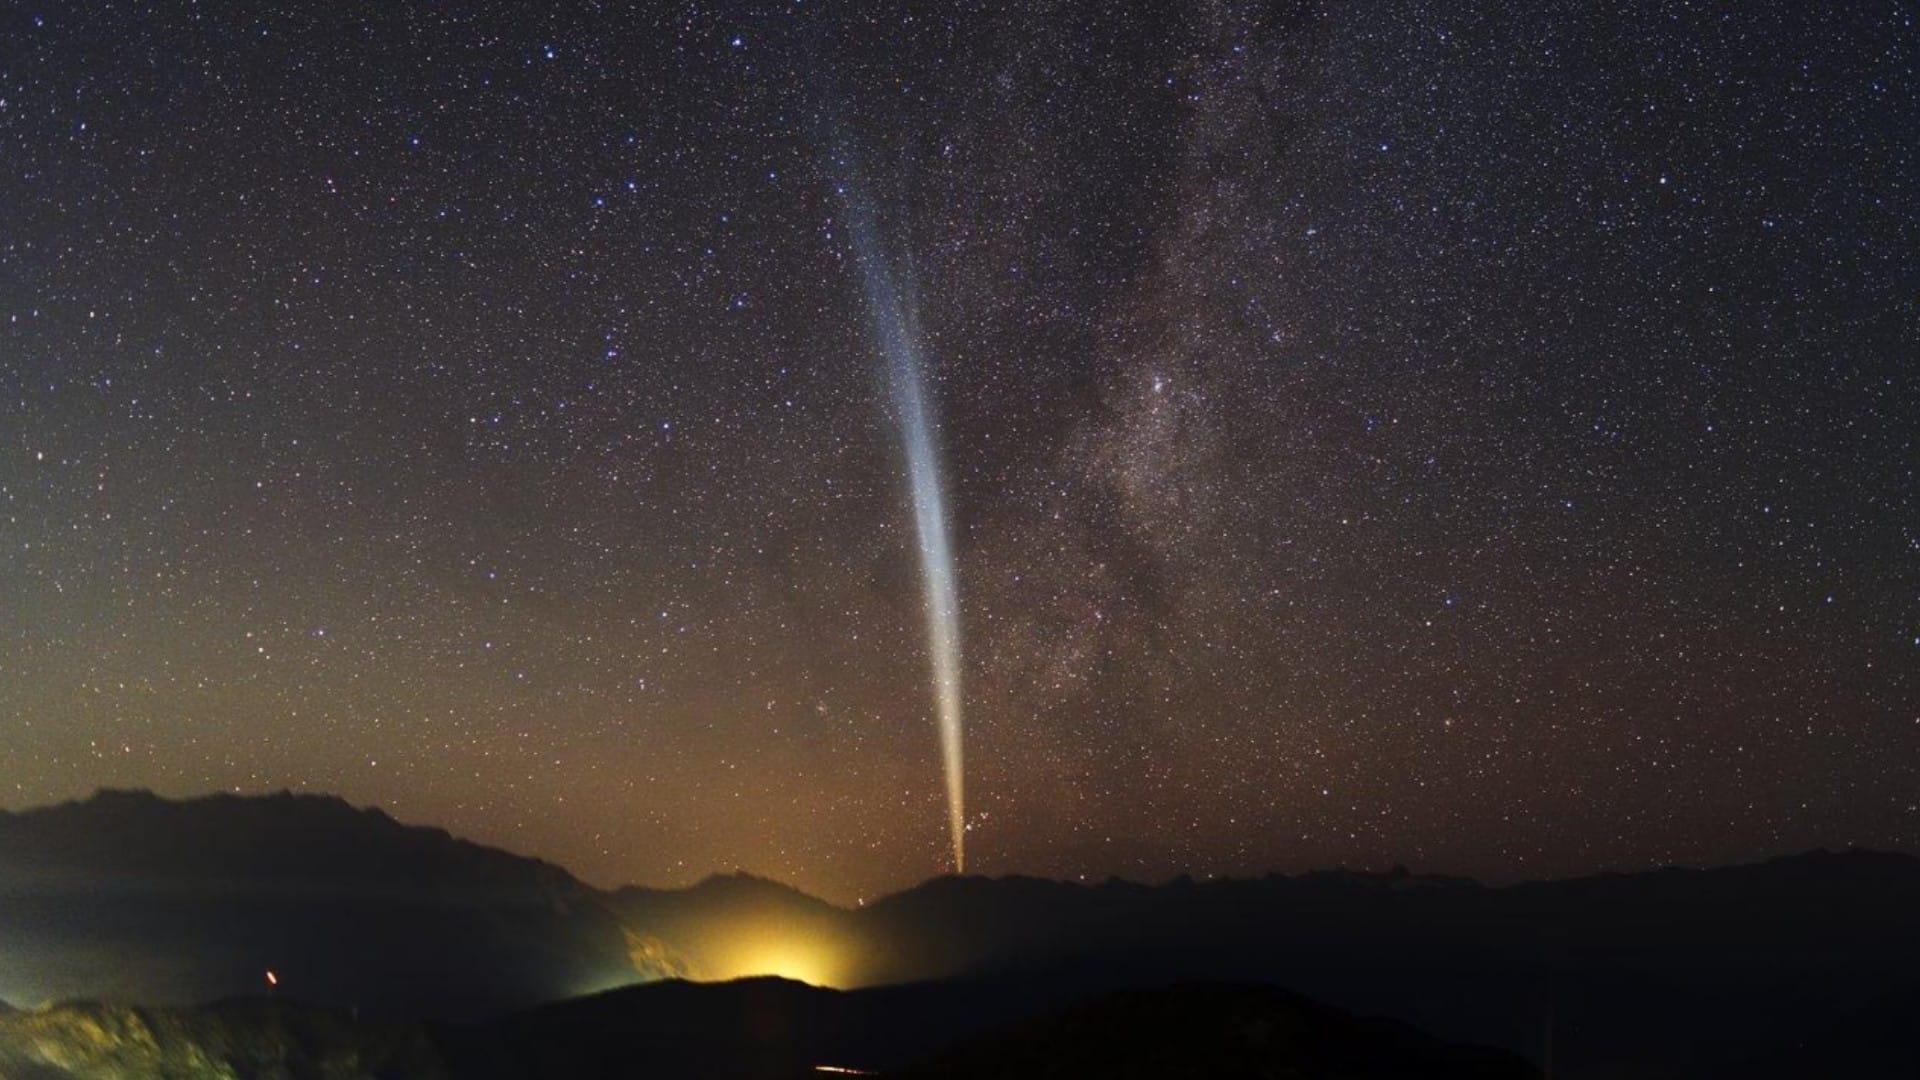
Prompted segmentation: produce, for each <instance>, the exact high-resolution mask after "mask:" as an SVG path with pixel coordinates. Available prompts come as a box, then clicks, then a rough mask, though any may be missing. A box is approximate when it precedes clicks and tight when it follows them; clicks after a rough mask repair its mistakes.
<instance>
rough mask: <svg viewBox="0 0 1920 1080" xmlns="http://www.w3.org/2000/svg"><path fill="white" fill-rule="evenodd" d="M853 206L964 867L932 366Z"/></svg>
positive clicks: (952, 596) (874, 234)
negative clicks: (906, 494) (895, 424)
mask: <svg viewBox="0 0 1920 1080" xmlns="http://www.w3.org/2000/svg"><path fill="white" fill-rule="evenodd" d="M840 193H841V195H842V196H843V197H844V199H845V202H846V207H847V218H848V222H847V224H848V227H849V231H850V232H851V234H852V237H853V248H854V256H855V258H856V260H857V261H858V262H859V264H860V273H861V279H862V281H863V283H864V284H865V286H866V297H867V316H868V319H869V320H870V321H871V323H872V326H873V331H874V337H875V339H876V340H877V342H878V344H879V347H880V351H881V353H882V354H883V355H884V357H885V358H886V362H887V374H888V382H889V385H890V386H891V388H892V392H893V404H894V410H895V412H896V413H897V414H898V420H899V424H900V437H901V443H902V445H903V448H904V449H905V452H906V465H907V480H908V483H909V486H910V489H911V491H912V497H913V524H914V533H915V536H916V537H917V538H918V540H919V545H920V570H921V584H922V590H923V593H924V595H925V599H926V609H927V652H928V657H929V660H930V661H931V664H932V668H933V697H934V709H935V713H936V715H937V716H938V719H939V725H940V760H941V765H942V766H943V768H944V771H945V773H946V781H947V831H948V834H949V837H950V839H951V841H952V844H953V867H954V870H955V871H956V872H964V871H965V870H966V865H967V859H966V842H965V837H966V787H965V770H964V768H963V763H962V760H961V714H960V705H961V696H960V604H959V599H958V597H959V590H958V586H957V585H956V583H955V580H954V563H953V540H952V535H951V530H950V528H949V525H948V518H947V496H946V490H945V485H944V483H943V481H942V479H941V475H940V463H939V448H938V446H937V445H936V440H935V433H934V424H933V407H932V405H931V404H930V403H929V401H928V399H927V398H928V395H927V387H926V362H925V359H924V357H923V356H922V354H921V351H920V335H919V333H918V329H917V327H916V326H915V324H914V316H913V307H912V305H911V304H910V303H909V302H908V298H907V295H906V294H905V293H904V292H903V291H902V289H901V287H900V284H899V282H898V281H897V280H896V279H895V277H894V274H893V268H892V266H891V265H890V264H889V262H888V260H887V253H886V250H885V247H884V245H883V244H882V243H881V239H880V225H879V222H878V221H877V220H876V219H875V216H874V209H873V205H872V204H871V203H870V202H868V201H867V199H866V197H865V192H864V191H863V190H862V189H861V186H860V183H859V180H858V178H857V177H849V178H848V180H847V181H846V182H845V183H844V184H842V185H841V186H840Z"/></svg>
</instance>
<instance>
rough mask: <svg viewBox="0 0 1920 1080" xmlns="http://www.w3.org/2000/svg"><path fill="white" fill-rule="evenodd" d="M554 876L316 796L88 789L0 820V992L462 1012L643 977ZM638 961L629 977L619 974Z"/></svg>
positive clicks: (604, 914)
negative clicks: (178, 797)
mask: <svg viewBox="0 0 1920 1080" xmlns="http://www.w3.org/2000/svg"><path fill="white" fill-rule="evenodd" d="M629 945H630V942H629V938H628V935H627V934H626V933H625V931H624V930H623V928H622V927H621V925H620V923H619V922H618V921H617V920H616V919H615V918H614V917H613V916H612V915H611V914H610V913H609V912H608V911H607V909H606V907H605V905H604V903H603V902H602V901H601V898H600V897H599V895H598V894H597V893H595V892H594V891H593V890H591V889H590V888H588V887H586V886H585V885H583V884H581V883H580V882H579V881H577V880H575V879H574V878H573V877H572V876H571V875H569V874H568V873H566V872H565V871H564V870H561V869H560V868H559V867H556V866H553V865H551V864H549V863H544V862H541V861H538V860H535V859H528V858H521V857H519V856H515V855H510V854H507V853H505V852H502V851H497V850H494V849H491V848H486V847H482V846H480V845H477V844H472V843H468V842H466V841H462V840H458V839H455V838H454V837H452V836H450V835H448V834H447V833H446V832H444V831H441V830H439V829H430V828H419V827H412V826H406V825H401V824H399V823H398V822H395V821H394V820H393V819H391V818H389V817H388V816H387V815H385V814H383V813H381V812H379V811H377V810H358V809H355V808H353V807H351V806H349V805H347V804H346V803H345V802H342V801H340V800H339V799H335V798H324V797H316V796H304V795H287V794H283V795H279V796H270V797H265V798H240V797H228V796H215V797H210V798H204V799H195V800H190V801H185V802H174V801H169V800H165V799H160V798H157V797H155V796H152V795H148V794H144V793H136V792H121V791H105V792H101V793H100V794H98V795H96V796H94V797H93V798H91V799H88V800H86V801H83V802H75V803H67V804H63V805H60V806H53V807H48V808H45V809H39V810H32V811H26V812H22V813H15V814H0V957H4V967H3V968H0V996H4V997H5V998H6V999H8V1000H10V1001H13V1002H14V1003H15V1004H37V1003H40V1002H43V1001H48V1000H57V999H65V998H73V997H89V998H105V999H110V1000H121V1001H132V1002H142V1003H156V1002H176V1003H186V1002H202V1001H208V1000H213V999H217V998H222V997H228V996H233V995H238V994H264V993H268V992H269V991H270V990H271V989H273V988H270V987H269V986H268V977H267V973H268V972H269V971H272V972H275V973H276V978H278V979H279V980H281V981H282V983H283V985H282V986H281V987H280V988H279V990H278V992H281V993H285V994H288V995H292V996H297V997H299V998H301V999H304V1000H309V1001H321V1002H332V1003H337V1004H341V1005H360V1006H366V1007H368V1008H373V1009H386V1010H395V1011H404V1012H408V1013H416V1014H425V1015H430V1016H455V1017H457V1016H469V1015H481V1014H485V1013H488V1012H492V1011H496V1010H499V1009H504V1008H513V1007H518V1006H523V1005H530V1004H533V1003H536V1002H541V1001H550V1000H554V999H556V998H561V997H567V996H571V995H575V994H580V993H586V992H590V991H593V990H598V989H604V988H606V987H609V986H617V985H621V984H623V983H628V982H632V981H634V980H635V979H637V978H641V977H645V976H648V975H653V974H661V973H662V972H657V971H653V970H649V969H648V968H647V967H646V966H645V960H644V958H636V956H635V955H634V953H633V952H632V950H631V949H630V947H629ZM637 960H638V962H639V964H640V966H639V967H636V961H637Z"/></svg>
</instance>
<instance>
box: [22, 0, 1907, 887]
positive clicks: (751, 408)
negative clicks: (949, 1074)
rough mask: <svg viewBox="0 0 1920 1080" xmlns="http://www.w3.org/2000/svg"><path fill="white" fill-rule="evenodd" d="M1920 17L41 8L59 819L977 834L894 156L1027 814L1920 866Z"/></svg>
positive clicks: (1325, 835) (569, 836)
mask: <svg viewBox="0 0 1920 1080" xmlns="http://www.w3.org/2000/svg"><path fill="white" fill-rule="evenodd" d="M1822 7H1824V8H1826V10H1824V11H1821V10H1815V9H1818V8H1822ZM1548 8H1550V9H1551V13H1548V12H1546V11H1545V10H1543V9H1548ZM1917 17H1920V5H1917V4H1914V3H1911V2H1893V0H1863V2H1860V3H1845V4H1834V5H1802V4H1797V3H1744V2H1742V3H1735V2H1731V0H1729V2H1725V3H1679V2H1671V3H1657V4H1655V3H1646V4H1634V3H1628V4H1601V3H1593V4H1553V5H1535V4H1532V3H1511V4H1501V3H1488V4H1471V5H1470V4H1465V3H1458V2H1455V0H1432V2H1402V3H1394V2H1385V0H1383V2H1379V3H1351V4H1343V3H1321V4H1303V3H1286V2H1274V3H1265V4H1261V3H1226V2H1198V0H1196V2H1195V3H1192V4H1188V3H1164V4H1140V5H1130V6H1129V5H1110V4H1091V3H1088V4H1076V3H1070V2H1064V0H1062V2H1047V0H1027V2H1015V3H1006V4H994V3H980V2H966V3H942V4H937V5H935V4H897V3H887V2H879V0H866V2H851V3H838V2H833V0H808V2H806V3H799V2H793V3H762V4H747V3H736V4H728V3H722V4H704V3H703V4H665V3H661V4H643V3H635V4H624V3H614V2H611V0H609V2H602V3H584V2H579V0H570V2H561V3H555V4H551V5H548V4H525V5H517V4H506V3H464V2H463V3H426V2H410V3H394V2H387V0H382V2H374V0H342V2H329V3H292V2H287V3H264V2H240V0H235V2H214V0H209V2H204V3H197V4H196V3H191V2H189V0H177V2H172V0H170V2H151V3H140V2H121V3H106V2H101V0H86V2H79V0H75V2H71V3H69V2H58V3H55V2H48V3H44V4H40V5H38V6H35V5H32V4H28V3H24V2H9V3H7V4H5V5H4V7H0V805H4V806H6V807H7V808H12V809H18V808H21V807H26V806H33V805H39V804H43V803H47V802H51V801H57V800H61V799H66V798H73V797H78V796H83V795H85V794H86V793H87V792H89V791H91V790H92V789H93V788H95V787H98V786H103V785H110V786H137V787H150V788H153V789H155V790H157V791H160V792H162V793H166V794H171V795H188V794H196V793H204V792H210V791H220V790H237V791H242V792H264V791H271V790H278V789H281V788H292V789H295V790H308V791H324V792H332V793H338V794H340V795H342V796H344V797H346V798H348V799H349V800H351V801H353V802H355V803H357V804H377V805H379V806H382V807H384V808H386V809H387V810H389V811H390V812H391V813H393V814H394V815H395V816H397V817H399V818H401V819H402V820H407V821H419V822H428V823H433V824H438V825H443V826H445V827H447V828H449V829H451V830H453V831H454V832H456V833H459V834H462V835H466V836H470V837H472V838H475V839H478V840H481V841H484V842H488V843H494V844H500V845H503V846H507V847H510V848H513V849H515V850H519V851H524V852H528V853H532V854H538V855H541V856H544V857H547V858H551V859H554V860H556V861H558V862H561V863H563V864H564V865H566V866H568V867H569V868H571V869H573V870H575V871H576V872H578V873H579V874H581V875H582V876H584V877H585V878H587V879H588V880H590V881H594V882H598V883H603V884H610V883H620V882H637V883H648V884H675V883H685V882H689V881H692V880H695V879H697V878H699V877H702V876H704V875H706V874H707V873H709V872H713V871H725V870H731V869H735V868H743V869H747V870H751V871H755V872H758V873H762V874H766V875H770V876H774V877H778V878H781V879H784V880H788V881H791V882H793V883H795V884H797V885H799V886H802V887H804V888H807V889H810V890H813V891H816V892H818V893H821V894H822V895H825V896H828V897H830V898H833V899H836V900H842V901H850V900H852V899H855V898H857V897H872V896H874V895H876V894H877V893H879V892H880V891H884V890H888V889H894V888H899V887H903V886H906V885H909V884H911V883H913V882H915V881H918V880H920V879H922V878H925V877H928V876H931V875H933V874H936V873H940V872H942V871H944V870H946V869H947V868H949V866H950V857H949V854H948V847H947V840H948V837H947V809H946V802H945V795H944V791H943V783H942V779H941V756H940V745H939V740H938V736H937V733H936V730H935V720H934V695H933V693H932V687H931V684H930V681H929V674H928V671H929V656H928V648H929V645H928V634H927V629H926V627H927V620H926V609H925V604H926V599H925V594H924V592H923V588H922V573H923V572H922V567H921V562H920V544H919V543H918V541H917V540H916V534H915V522H914V516H913V504H912V501H911V495H910V492H909V490H908V486H907V475H908V470H907V455H906V454H905V452H904V450H903V445H902V437H901V434H900V433H901V429H902V427H901V424H900V423H898V420H899V417H898V416H897V415H896V412H897V397H896V396H894V395H892V394H890V392H889V381H888V380H889V374H888V372H889V366H888V358H887V357H886V356H885V355H883V353H884V352H885V350H884V349H883V348H882V344H883V341H882V339H883V337H884V334H882V333H880V332H879V331H878V330H877V329H876V322H877V319H878V313H877V312H876V311H875V310H874V306H873V305H872V304H871V303H870V302H869V297H868V293H867V292H866V291H865V290H864V286H863V281H862V272H861V271H862V261H861V257H860V256H859V254H858V253H856V252H855V250H854V243H853V239H854V238H853V237H852V236H851V235H850V230H849V228H848V223H847V221H846V220H845V219H846V216H847V213H848V210H847V207H848V201H847V200H848V195H847V192H846V190H845V187H846V185H848V184H849V183H858V184H860V185H861V191H860V192H858V193H856V194H857V195H858V197H860V198H865V199H869V200H870V201H871V204H872V206H873V208H874V214H875V217H876V219H877V227H878V228H879V230H880V231H881V233H882V234H883V235H884V238H885V243H886V245H887V249H888V253H889V262H888V266H889V268H890V272H891V273H892V275H893V276H894V280H895V281H896V282H897V283H898V286H899V289H900V291H901V292H902V294H903V303H906V304H909V305H910V306H911V309H912V310H911V315H912V322H913V323H914V333H915V335H916V340H917V343H918V347H919V351H920V352H921V354H922V355H923V356H924V359H925V377H926V388H927V393H928V395H929V398H930V402H929V404H930V406H931V408H932V410H933V413H934V416H935V417H936V421H937V441H938V446H939V449H940V459H941V462H942V463H943V466H942V469H943V473H944V478H945V481H946V483H947V486H948V495H949V498H950V503H951V505H950V514H951V517H950V527H951V531H952V536H953V542H954V551H955V556H956V559H957V566H956V575H957V585H958V592H959V610H960V623H961V644H962V649H963V658H964V659H963V661H962V672H963V675H962V697H963V700H964V709H965V716H966V720H965V724H966V728H965V737H966V760H967V774H966V775H967V808H966V827H967V833H966V842H967V852H968V862H967V866H968V869H969V870H971V871H977V872H982V873H992V874H1002V873H1012V872H1024V873H1036V874H1044V875H1050V876H1057V877H1066V878H1075V879H1077V878H1079V877H1081V876H1085V877H1087V878H1089V879H1095V878H1104V877H1106V876H1108V875H1112V874H1119V875H1122V876H1127V877H1133V878H1142V879H1149V880H1156V879H1161V878H1165V877H1169V876H1172V875H1175V874H1179V873H1186V872H1190V873H1193V874H1195V875H1206V874H1229V873H1231V874H1248V873H1261V872H1265V871H1268V870H1283V871H1299V870H1306V869H1313V868H1320V867H1329V866H1334V865H1347V866H1354V867H1373V868H1384V867H1386V866H1388V865H1390V864H1393V863H1405V864H1407V865H1409V866H1412V867H1414V868H1416V869H1424V870H1436V871H1444V872H1457V873H1468V874H1475V875H1481V876H1485V877H1489V878H1493V879H1499V880H1505V879H1512V878H1517V877H1537V876H1548V875H1556V874H1566V873H1575V872H1587V871H1593V870H1599V869H1606V868H1616V869H1626V868H1636V867H1643V866H1648V865H1652V864H1660V863H1666V862H1671V861H1679V862H1686V863H1716V862H1727V861H1735V860H1744V859H1752V858H1757V857H1761V856H1765V855H1770V854H1774V853H1778V852H1784V851H1790V850H1797V849H1803V848H1808V847H1813V846H1830V847H1838V846H1844V845H1865V846H1874V847H1883V848H1900V849H1905V850H1910V851H1911V850H1916V849H1920V480H1917V478H1916V467H1917V466H1916V462H1917V461H1920V445H1917V444H1920V438H1917V436H1920V385H1916V376H1917V374H1920V77H1917V76H1920V71H1916V63H1917V59H1920V57H1917V54H1920V26H1916V18H1917Z"/></svg>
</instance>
